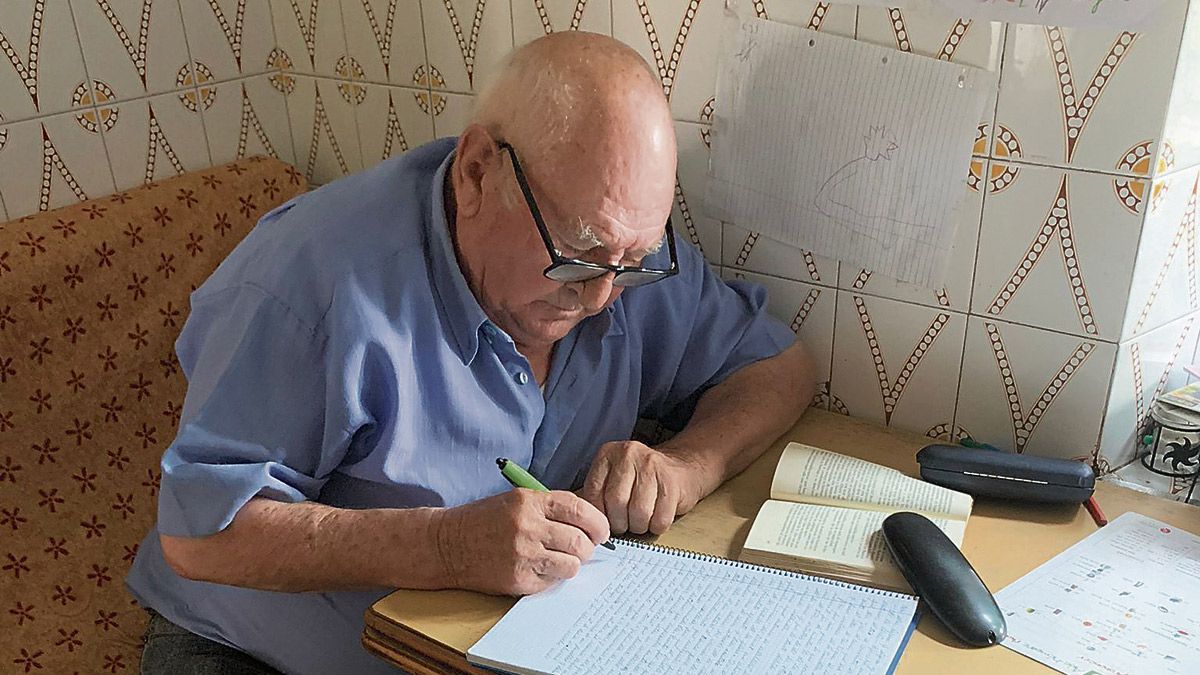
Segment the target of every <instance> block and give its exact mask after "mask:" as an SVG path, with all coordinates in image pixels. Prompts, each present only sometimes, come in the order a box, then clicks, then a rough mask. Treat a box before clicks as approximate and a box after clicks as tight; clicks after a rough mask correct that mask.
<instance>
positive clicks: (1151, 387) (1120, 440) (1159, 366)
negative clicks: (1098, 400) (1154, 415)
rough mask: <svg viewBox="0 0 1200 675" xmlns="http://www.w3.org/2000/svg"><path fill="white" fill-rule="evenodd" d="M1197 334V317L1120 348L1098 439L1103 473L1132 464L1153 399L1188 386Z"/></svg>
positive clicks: (1161, 329)
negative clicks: (1184, 367)
mask: <svg viewBox="0 0 1200 675" xmlns="http://www.w3.org/2000/svg"><path fill="white" fill-rule="evenodd" d="M1198 328H1200V321H1197V316H1196V315H1195V314H1193V315H1191V316H1188V317H1184V318H1181V319H1178V320H1176V321H1173V322H1171V323H1170V324H1168V325H1165V326H1162V327H1160V328H1158V329H1156V330H1153V331H1151V332H1149V333H1146V334H1145V335H1141V336H1139V337H1137V338H1136V339H1133V340H1129V341H1127V342H1122V343H1121V345H1120V347H1119V348H1118V349H1117V364H1116V368H1115V369H1114V371H1113V381H1112V388H1111V391H1110V392H1109V395H1108V409H1107V411H1106V413H1105V416H1104V431H1103V434H1102V435H1101V439H1100V455H1101V457H1100V462H1099V464H1100V468H1101V469H1102V470H1103V471H1104V472H1106V473H1107V472H1108V471H1111V470H1113V469H1116V468H1119V467H1121V466H1124V465H1125V464H1127V463H1129V462H1131V461H1133V460H1134V458H1135V457H1136V450H1137V441H1138V439H1140V438H1141V437H1142V435H1143V433H1144V430H1145V429H1146V423H1147V421H1148V416H1149V414H1150V405H1151V404H1152V403H1153V402H1154V399H1155V397H1156V396H1158V395H1159V394H1162V393H1164V392H1167V391H1171V390H1172V389H1175V388H1177V387H1181V386H1183V385H1184V384H1186V382H1187V379H1188V376H1187V373H1185V372H1184V370H1183V366H1185V365H1187V364H1188V363H1189V362H1190V361H1191V356H1192V353H1193V352H1194V351H1195V349H1196V337H1197V335H1198V334H1200V330H1198Z"/></svg>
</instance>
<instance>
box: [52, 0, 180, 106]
mask: <svg viewBox="0 0 1200 675" xmlns="http://www.w3.org/2000/svg"><path fill="white" fill-rule="evenodd" d="M71 7H72V9H73V10H74V16H75V25H76V26H77V27H78V29H79V41H80V43H81V44H82V45H83V58H84V61H85V62H86V63H87V70H88V75H89V76H90V77H91V78H92V79H93V80H100V81H102V82H104V83H106V84H108V85H109V86H110V87H112V90H113V91H114V92H115V94H116V97H117V99H118V100H125V99H130V98H134V97H137V96H142V95H144V94H147V93H149V94H157V93H161V92H166V91H174V90H176V89H180V88H183V87H185V86H188V85H187V84H185V80H187V79H188V78H189V76H190V74H191V64H190V61H189V60H188V50H187V41H186V39H185V38H184V32H183V19H182V18H181V17H180V14H179V4H178V3H175V2H163V1H162V0H157V2H156V1H155V0H90V1H89V0H72V2H71Z"/></svg>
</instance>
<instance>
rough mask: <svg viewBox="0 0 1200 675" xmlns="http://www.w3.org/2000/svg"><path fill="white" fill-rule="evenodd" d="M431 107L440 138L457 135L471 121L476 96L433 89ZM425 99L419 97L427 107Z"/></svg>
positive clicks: (434, 128) (430, 96) (435, 129)
mask: <svg viewBox="0 0 1200 675" xmlns="http://www.w3.org/2000/svg"><path fill="white" fill-rule="evenodd" d="M428 100H429V109H430V110H431V111H432V113H433V132H434V135H436V136H437V137H438V138H445V137H446V136H457V135H458V134H459V133H461V132H462V130H463V129H465V128H467V125H468V124H470V123H471V110H472V107H473V105H474V101H475V97H474V96H467V95H466V94H451V93H448V92H444V91H436V90H435V91H433V92H431V93H430V95H429V99H428ZM424 101H425V99H423V98H421V99H419V102H420V103H421V107H422V108H424V107H425V103H424Z"/></svg>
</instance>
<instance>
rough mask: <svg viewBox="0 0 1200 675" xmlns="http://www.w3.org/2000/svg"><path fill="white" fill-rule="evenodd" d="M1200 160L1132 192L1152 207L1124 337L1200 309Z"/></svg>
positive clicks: (1132, 291)
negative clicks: (1199, 204)
mask: <svg viewBox="0 0 1200 675" xmlns="http://www.w3.org/2000/svg"><path fill="white" fill-rule="evenodd" d="M1198 181H1200V166H1198V167H1194V168H1192V169H1188V170H1185V171H1177V172H1175V173H1172V174H1169V175H1167V176H1166V177H1165V178H1159V179H1156V180H1155V181H1153V182H1152V183H1150V184H1149V185H1148V186H1147V184H1146V183H1145V182H1140V183H1133V184H1132V187H1140V188H1142V189H1140V190H1137V191H1136V193H1134V192H1133V191H1132V189H1131V191H1130V192H1131V194H1135V195H1136V197H1137V198H1138V199H1139V200H1141V201H1142V202H1143V203H1146V200H1145V197H1147V196H1148V197H1149V200H1148V201H1149V209H1148V210H1149V213H1147V215H1146V220H1145V224H1144V225H1143V226H1142V239H1141V242H1139V244H1138V251H1137V264H1136V265H1135V266H1134V269H1133V283H1132V285H1131V286H1130V289H1129V305H1128V308H1127V309H1126V311H1125V327H1124V329H1123V330H1122V331H1121V333H1122V339H1129V338H1131V337H1133V336H1135V335H1138V334H1140V333H1144V332H1146V331H1148V330H1152V329H1154V328H1156V327H1158V326H1161V325H1163V324H1165V323H1167V322H1169V321H1172V320H1174V319H1176V318H1178V317H1181V316H1183V315H1185V314H1188V313H1190V312H1192V311H1193V310H1196V309H1200V300H1198V299H1197V297H1198V294H1200V283H1198V282H1200V280H1198V279H1197V276H1198V274H1200V271H1198V270H1197V262H1196V250H1197V241H1196V239H1197V234H1198V231H1197V221H1196V216H1197V189H1198V185H1197V183H1198Z"/></svg>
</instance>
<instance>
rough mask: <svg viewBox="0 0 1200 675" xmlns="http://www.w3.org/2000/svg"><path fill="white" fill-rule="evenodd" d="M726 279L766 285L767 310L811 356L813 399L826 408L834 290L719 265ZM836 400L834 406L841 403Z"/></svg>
mask: <svg viewBox="0 0 1200 675" xmlns="http://www.w3.org/2000/svg"><path fill="white" fill-rule="evenodd" d="M723 270H724V277H725V278H726V279H738V280H745V281H750V282H753V283H756V284H759V285H761V286H763V287H764V288H766V289H767V311H768V312H770V313H771V315H772V316H774V317H775V318H776V319H779V320H780V321H782V322H783V323H784V325H786V326H788V327H790V328H791V329H792V331H793V332H795V333H796V336H797V337H798V338H799V340H800V342H801V343H803V344H804V347H805V349H807V350H808V353H809V355H810V356H812V359H813V363H814V365H815V368H816V372H815V375H816V378H817V383H818V393H817V396H816V398H817V399H818V400H817V401H816V402H814V405H816V406H817V407H819V408H823V409H828V408H829V402H830V398H829V375H830V364H831V362H832V359H833V325H834V324H833V315H834V311H835V310H836V307H837V299H836V297H837V292H836V291H835V290H834V289H832V288H826V287H823V286H815V285H813V284H805V283H802V282H799V281H789V280H787V279H779V278H777V277H768V276H765V275H761V274H755V273H753V272H737V271H733V270H730V269H729V268H723ZM841 405H842V404H841V401H838V406H841Z"/></svg>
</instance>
